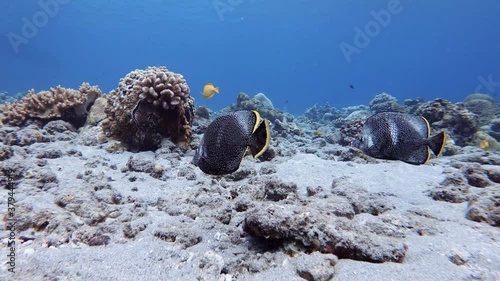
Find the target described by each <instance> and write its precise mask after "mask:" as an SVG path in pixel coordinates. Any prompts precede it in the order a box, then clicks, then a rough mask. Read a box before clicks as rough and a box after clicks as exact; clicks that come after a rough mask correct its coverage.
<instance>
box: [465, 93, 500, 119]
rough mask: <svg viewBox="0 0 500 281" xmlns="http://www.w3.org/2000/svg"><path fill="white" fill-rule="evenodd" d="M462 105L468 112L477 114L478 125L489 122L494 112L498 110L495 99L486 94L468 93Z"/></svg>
mask: <svg viewBox="0 0 500 281" xmlns="http://www.w3.org/2000/svg"><path fill="white" fill-rule="evenodd" d="M464 105H465V108H467V109H468V110H469V111H470V112H472V113H474V114H476V115H478V117H479V124H480V125H485V124H487V123H489V121H490V120H491V119H492V118H494V117H495V114H496V113H497V112H499V107H498V104H497V101H496V100H495V98H494V97H492V96H490V95H487V94H481V93H474V94H470V95H468V96H467V97H466V98H465V100H464Z"/></svg>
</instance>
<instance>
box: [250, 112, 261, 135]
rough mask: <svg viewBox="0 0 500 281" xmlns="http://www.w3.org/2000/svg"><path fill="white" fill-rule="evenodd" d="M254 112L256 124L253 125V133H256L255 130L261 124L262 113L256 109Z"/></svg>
mask: <svg viewBox="0 0 500 281" xmlns="http://www.w3.org/2000/svg"><path fill="white" fill-rule="evenodd" d="M252 112H253V114H255V124H254V125H253V129H252V134H253V133H255V130H257V128H258V127H259V125H260V113H259V112H258V111H256V110H252Z"/></svg>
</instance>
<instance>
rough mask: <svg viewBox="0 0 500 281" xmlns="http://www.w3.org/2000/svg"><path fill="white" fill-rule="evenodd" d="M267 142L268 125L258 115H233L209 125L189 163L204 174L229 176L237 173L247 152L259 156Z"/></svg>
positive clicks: (242, 113)
mask: <svg viewBox="0 0 500 281" xmlns="http://www.w3.org/2000/svg"><path fill="white" fill-rule="evenodd" d="M269 140H270V131H269V124H268V121H267V120H266V119H264V120H261V118H260V114H259V113H258V112H257V111H255V110H252V111H250V110H239V111H234V112H231V113H228V114H225V115H222V116H219V117H217V118H216V119H215V120H214V121H212V123H210V124H209V125H208V127H207V130H206V131H205V134H204V135H203V138H202V139H201V142H200V145H199V146H198V148H197V149H196V153H195V155H194V157H193V160H192V162H191V163H193V164H194V165H195V166H198V168H200V169H201V170H202V171H203V172H204V173H206V174H210V175H226V174H230V173H232V172H235V171H236V170H238V168H239V167H240V164H241V162H242V161H243V158H244V157H245V154H246V152H247V151H250V153H251V154H252V155H253V157H254V158H257V157H259V156H260V155H262V153H264V152H265V151H266V149H267V147H268V146H269Z"/></svg>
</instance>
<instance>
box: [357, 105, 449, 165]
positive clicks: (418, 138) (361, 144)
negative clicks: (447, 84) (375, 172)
mask: <svg viewBox="0 0 500 281" xmlns="http://www.w3.org/2000/svg"><path fill="white" fill-rule="evenodd" d="M430 131H431V129H430V126H429V122H428V121H427V120H426V119H425V118H424V117H422V116H416V115H410V114H404V113H397V112H383V113H378V114H375V115H372V116H370V117H369V118H368V119H366V122H365V124H364V125H363V128H362V129H361V133H360V134H359V135H358V137H357V138H356V139H355V140H354V141H353V142H352V145H353V146H354V147H356V148H359V149H360V150H361V151H363V152H364V153H365V154H367V155H369V156H371V157H374V158H378V159H387V160H400V161H403V162H406V163H409V164H413V165H421V164H425V163H426V162H427V161H429V159H430V157H431V151H432V152H433V153H434V154H435V155H436V156H439V155H440V154H441V152H442V151H443V147H444V145H445V143H446V133H445V132H441V133H439V134H437V135H434V136H432V137H431V136H430Z"/></svg>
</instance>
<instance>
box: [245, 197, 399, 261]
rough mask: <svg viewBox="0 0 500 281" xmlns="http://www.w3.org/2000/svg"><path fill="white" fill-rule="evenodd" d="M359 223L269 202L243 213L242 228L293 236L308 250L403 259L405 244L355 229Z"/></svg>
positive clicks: (363, 257)
mask: <svg viewBox="0 0 500 281" xmlns="http://www.w3.org/2000/svg"><path fill="white" fill-rule="evenodd" d="M356 228H363V226H362V225H356V223H354V222H352V221H350V220H348V219H346V218H338V217H334V216H328V215H325V214H321V213H320V212H318V211H317V210H315V209H313V208H308V207H299V206H292V205H290V206H286V207H285V206H278V205H268V206H265V207H261V208H255V209H252V210H250V211H248V212H247V213H246V216H245V224H244V229H245V231H246V232H248V233H249V234H250V235H253V236H257V237H266V238H273V239H281V240H295V241H298V242H300V243H301V244H302V245H301V246H303V247H305V248H309V249H310V250H311V251H319V252H322V253H330V254H334V255H336V256H338V257H339V258H350V259H355V260H363V261H369V262H375V263H380V262H386V261H392V262H402V261H403V260H404V257H405V254H406V251H407V248H408V247H407V246H406V245H405V244H404V243H402V242H401V241H399V240H397V239H394V238H391V237H387V236H382V235H371V234H368V233H369V231H362V232H360V231H356V230H355V229H356Z"/></svg>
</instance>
